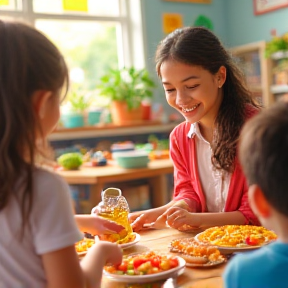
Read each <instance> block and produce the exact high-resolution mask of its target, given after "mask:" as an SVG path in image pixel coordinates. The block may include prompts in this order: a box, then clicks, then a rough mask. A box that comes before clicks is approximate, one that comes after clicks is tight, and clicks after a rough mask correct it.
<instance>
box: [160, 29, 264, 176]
mask: <svg viewBox="0 0 288 288" xmlns="http://www.w3.org/2000/svg"><path fill="white" fill-rule="evenodd" d="M170 59H174V60H176V61H179V62H182V63H185V64H188V65H197V66H201V67H203V68H204V69H206V70H207V71H209V72H210V73H211V74H213V75H215V74H216V73H217V72H218V70H219V68H220V67H221V66H225V67H226V70H227V76H226V81H225V83H224V85H223V92H224V97H223V101H222V103H221V107H220V109H219V113H218V116H217V118H216V120H215V129H214V136H213V141H212V143H211V147H212V151H213V155H212V163H213V165H214V167H216V169H220V170H222V169H223V170H226V171H228V172H231V171H233V169H234V162H235V157H236V147H237V143H238V138H239V133H240V130H241V127H242V125H243V124H244V121H245V117H246V115H245V110H246V109H245V106H246V105H247V104H251V105H253V106H255V107H259V105H258V104H257V103H256V102H255V101H254V100H253V98H252V95H251V93H250V91H249V90H248V89H247V87H246V84H245V78H244V75H243V73H242V72H241V70H239V68H238V67H237V66H236V65H235V63H234V61H233V59H232V58H231V56H230V55H229V53H228V52H227V51H226V50H225V48H224V47H223V46H222V44H221V43H220V41H219V39H218V38H217V37H216V36H215V35H214V34H213V33H212V32H211V31H209V30H208V29H206V28H201V27H194V28H192V27H185V28H182V29H177V30H175V31H174V32H172V33H171V34H169V35H168V36H167V37H166V38H165V39H164V40H163V41H161V42H160V44H159V45H158V48H157V51H156V57H155V60H156V71H157V74H158V76H159V77H161V73H160V68H161V65H162V63H163V62H165V61H167V60H170Z"/></svg>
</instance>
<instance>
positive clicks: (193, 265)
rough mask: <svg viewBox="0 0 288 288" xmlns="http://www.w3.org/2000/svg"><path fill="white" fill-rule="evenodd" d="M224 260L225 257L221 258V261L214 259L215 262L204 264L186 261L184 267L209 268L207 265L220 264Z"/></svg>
mask: <svg viewBox="0 0 288 288" xmlns="http://www.w3.org/2000/svg"><path fill="white" fill-rule="evenodd" d="M225 262H226V259H224V258H223V260H221V261H216V262H207V263H205V264H196V263H187V262H186V267H196V268H197V267H199V268H209V267H214V266H218V265H220V264H223V263H225Z"/></svg>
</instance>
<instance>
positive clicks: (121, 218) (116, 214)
mask: <svg viewBox="0 0 288 288" xmlns="http://www.w3.org/2000/svg"><path fill="white" fill-rule="evenodd" d="M101 197H102V202H100V203H99V205H98V207H97V210H98V216H100V217H103V218H105V219H107V220H110V221H114V222H115V223H117V224H119V225H122V226H123V227H124V229H123V230H121V231H120V232H119V233H114V234H104V235H99V238H100V240H106V241H110V242H117V243H118V244H121V243H126V242H128V241H129V240H128V239H129V238H130V236H131V234H132V233H133V230H132V227H131V225H130V223H129V220H128V214H129V212H130V210H129V205H128V203H127V201H126V199H125V197H124V196H122V192H121V190H120V189H118V188H108V189H106V190H104V191H102V193H101Z"/></svg>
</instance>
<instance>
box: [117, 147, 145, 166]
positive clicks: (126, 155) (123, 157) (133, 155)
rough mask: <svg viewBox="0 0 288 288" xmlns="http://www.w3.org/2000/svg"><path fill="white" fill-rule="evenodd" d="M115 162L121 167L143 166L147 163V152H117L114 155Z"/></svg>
mask: <svg viewBox="0 0 288 288" xmlns="http://www.w3.org/2000/svg"><path fill="white" fill-rule="evenodd" d="M115 159H116V162H117V163H118V165H119V166H120V167H122V168H127V169H131V168H145V167H147V165H148V162H149V157H148V153H146V152H143V151H127V152H118V153H116V155H115Z"/></svg>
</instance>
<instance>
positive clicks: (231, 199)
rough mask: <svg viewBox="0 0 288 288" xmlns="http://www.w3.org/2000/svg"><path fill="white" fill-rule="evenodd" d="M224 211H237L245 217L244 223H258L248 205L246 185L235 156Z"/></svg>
mask: <svg viewBox="0 0 288 288" xmlns="http://www.w3.org/2000/svg"><path fill="white" fill-rule="evenodd" d="M225 211H226V212H229V211H239V212H241V213H242V214H243V216H244V217H245V219H246V221H245V223H244V224H247V225H248V224H250V225H260V222H259V220H258V218H257V217H256V216H255V215H254V213H253V211H252V210H251V207H250V205H249V201H248V185H247V182H246V178H245V175H244V173H243V171H242V168H241V165H240V163H239V161H238V159H237V158H236V159H235V171H234V173H233V174H232V178H231V181H230V187H229V192H228V198H227V202H226V209H225Z"/></svg>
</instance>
